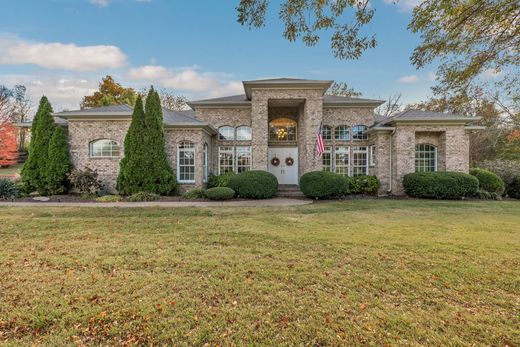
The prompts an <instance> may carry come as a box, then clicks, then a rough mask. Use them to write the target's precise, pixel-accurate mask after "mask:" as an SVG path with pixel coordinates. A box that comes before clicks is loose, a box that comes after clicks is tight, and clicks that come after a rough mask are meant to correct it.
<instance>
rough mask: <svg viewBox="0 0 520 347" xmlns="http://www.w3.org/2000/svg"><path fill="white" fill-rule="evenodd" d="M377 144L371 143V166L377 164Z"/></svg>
mask: <svg viewBox="0 0 520 347" xmlns="http://www.w3.org/2000/svg"><path fill="white" fill-rule="evenodd" d="M376 155H377V154H376V145H370V167H374V166H376Z"/></svg>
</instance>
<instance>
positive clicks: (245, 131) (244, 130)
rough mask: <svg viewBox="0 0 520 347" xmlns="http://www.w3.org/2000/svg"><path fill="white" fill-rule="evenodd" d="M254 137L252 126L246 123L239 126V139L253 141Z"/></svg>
mask: <svg viewBox="0 0 520 347" xmlns="http://www.w3.org/2000/svg"><path fill="white" fill-rule="evenodd" d="M252 138H253V136H252V130H251V127H248V126H244V125H243V126H239V127H237V141H251V139H252Z"/></svg>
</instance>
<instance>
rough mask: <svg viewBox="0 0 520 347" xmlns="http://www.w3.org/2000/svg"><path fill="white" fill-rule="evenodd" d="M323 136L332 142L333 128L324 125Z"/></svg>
mask: <svg viewBox="0 0 520 347" xmlns="http://www.w3.org/2000/svg"><path fill="white" fill-rule="evenodd" d="M322 136H323V139H324V140H332V128H331V127H330V126H328V125H324V126H323V129H322Z"/></svg>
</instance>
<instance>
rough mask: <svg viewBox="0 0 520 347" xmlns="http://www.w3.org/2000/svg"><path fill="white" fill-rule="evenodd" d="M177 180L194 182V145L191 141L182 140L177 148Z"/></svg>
mask: <svg viewBox="0 0 520 347" xmlns="http://www.w3.org/2000/svg"><path fill="white" fill-rule="evenodd" d="M177 180H178V181H179V182H181V183H193V182H195V146H194V145H193V143H192V142H189V141H183V142H181V143H180V144H179V147H178V148H177Z"/></svg>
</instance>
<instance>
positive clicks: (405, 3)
mask: <svg viewBox="0 0 520 347" xmlns="http://www.w3.org/2000/svg"><path fill="white" fill-rule="evenodd" d="M383 1H384V2H385V3H387V4H391V5H396V6H397V8H398V10H399V11H400V12H407V11H411V10H413V9H414V7H416V6H418V5H420V4H422V3H423V2H424V1H425V0H383Z"/></svg>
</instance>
